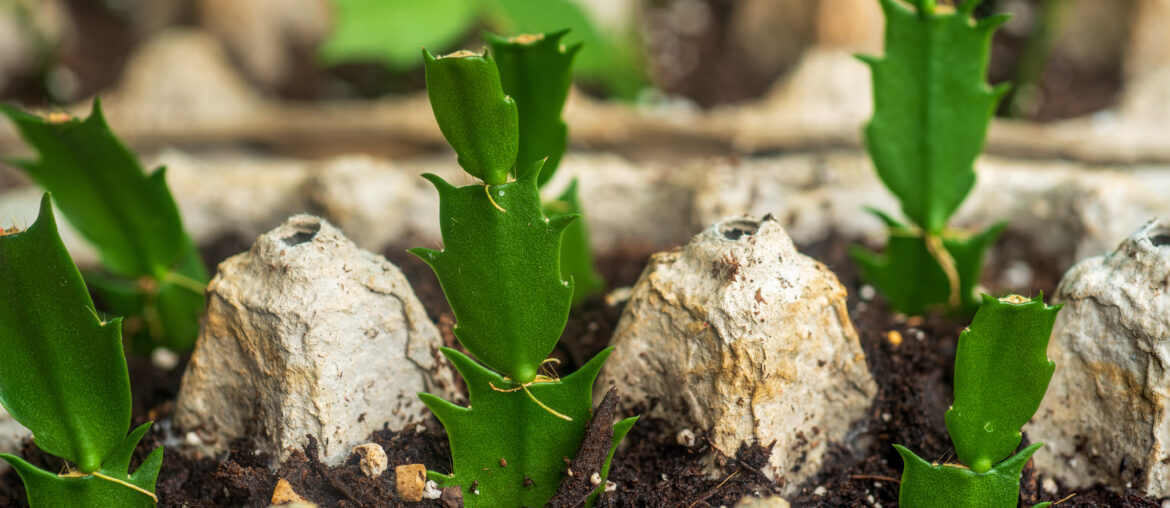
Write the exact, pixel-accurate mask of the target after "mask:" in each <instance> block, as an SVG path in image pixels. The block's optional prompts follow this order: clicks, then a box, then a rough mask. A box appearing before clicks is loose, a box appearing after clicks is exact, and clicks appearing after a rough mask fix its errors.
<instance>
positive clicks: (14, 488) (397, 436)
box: [0, 238, 1160, 508]
mask: <svg viewBox="0 0 1170 508" xmlns="http://www.w3.org/2000/svg"><path fill="white" fill-rule="evenodd" d="M238 243H239V242H234V241H227V240H225V241H223V242H217V245H218V247H217V250H215V251H211V252H205V253H204V254H205V257H207V258H208V259H217V260H220V259H223V258H226V257H227V256H228V255H231V254H234V253H235V251H234V250H233V251H232V252H227V251H228V250H232V249H236V250H238V249H239V245H238ZM415 243H416V242H410V241H406V242H403V245H402V246H396V247H394V248H390V249H387V251H386V253H385V254H386V255H387V257H388V258H389V259H391V260H392V261H393V262H395V264H398V265H399V266H400V267H401V268H402V269H403V271H404V273H405V274H406V276H407V278H408V279H409V280H410V282H411V283H412V284H413V285H414V287H415V290H416V292H417V293H418V295H419V297H420V299H421V300H422V302H423V304H424V306H425V307H426V308H427V311H428V313H429V314H430V315H431V317H432V318H433V319H435V320H436V322H438V323H440V328H441V330H442V332H443V335H444V340H445V342H447V343H448V345H451V346H456V345H457V342H456V341H455V340H454V336H453V334H452V333H451V325H452V323H453V321H454V320H453V317H452V316H451V313H450V309H449V307H448V306H447V303H446V301H445V299H444V298H443V295H442V290H441V288H440V287H439V285H438V282H437V280H436V279H435V278H434V274H433V273H432V272H431V271H430V269H429V268H428V267H426V265H425V264H423V263H422V262H421V261H418V260H417V259H414V258H413V256H411V255H410V254H407V253H406V252H405V247H409V246H414V245H415ZM847 245H848V243H847V242H845V241H843V240H841V239H839V238H834V239H831V240H828V241H824V242H819V243H816V244H813V245H807V246H804V247H803V248H802V249H801V250H802V252H804V253H806V254H808V255H810V256H812V257H814V258H817V259H819V260H821V261H822V262H824V263H825V264H826V265H827V266H828V267H829V268H830V269H831V270H833V271H834V272H835V273H836V274H837V275H838V277H839V278H840V279H841V281H842V283H843V284H844V285H845V286H846V287H847V288H848V289H849V309H850V316H851V317H852V319H853V322H854V324H855V326H856V328H857V330H858V333H859V337H860V340H861V345H862V348H863V349H864V350H865V352H866V355H867V362H868V364H869V368H870V371H871V373H872V374H873V376H874V379H875V380H876V382H877V385H878V395H877V397H876V399H875V401H874V404H873V406H872V408H871V410H870V411H869V413H868V414H867V416H866V418H865V419H864V420H863V421H862V422H860V423H859V425H858V429H859V433H858V436H857V437H856V438H855V439H854V440H853V443H852V444H853V448H852V449H850V448H848V447H846V446H844V445H835V446H834V447H832V448H831V449H830V450H829V451H828V452H827V454H826V456H825V461H824V465H823V466H822V468H821V470H820V471H819V472H818V473H817V474H816V475H815V476H814V477H813V478H811V479H810V480H808V481H806V482H805V483H804V484H803V485H801V486H799V487H798V493H797V494H796V495H795V496H791V497H792V501H793V506H825V507H835V506H878V505H880V506H886V507H891V506H897V499H898V497H897V496H898V485H897V484H898V479H899V477H900V475H901V459H900V458H899V457H898V455H897V453H896V452H895V451H894V449H893V448H892V447H891V445H892V444H894V443H899V444H903V445H906V446H908V447H909V448H911V449H912V450H914V451H915V452H916V453H918V454H919V455H920V456H922V457H924V458H927V459H930V460H935V459H937V460H947V459H952V458H954V453H953V448H952V447H951V443H950V440H949V438H948V436H947V433H946V427H945V423H944V419H943V414H944V413H945V411H946V409H947V407H948V406H949V404H950V399H951V392H952V386H951V382H952V370H953V368H954V351H955V343H956V340H957V338H958V334H959V332H960V331H961V330H962V328H963V327H964V326H965V324H966V323H962V322H957V321H952V320H948V319H945V318H942V317H938V316H932V317H927V318H925V319H921V318H919V319H914V318H911V319H906V318H901V317H898V316H895V315H892V314H891V313H890V312H889V310H888V308H887V307H886V305H885V304H884V303H883V302H882V301H881V298H880V296H879V297H877V298H876V299H874V300H872V301H862V300H861V299H859V298H858V294H859V292H860V289H861V287H862V286H861V284H860V282H859V281H858V279H857V275H856V271H855V270H854V268H853V265H852V263H851V262H850V261H849V259H848V256H847V254H846V249H847ZM220 251H223V252H220ZM652 252H653V250H652V249H649V248H645V247H630V248H627V249H625V250H623V251H621V252H617V253H615V254H612V255H609V256H605V257H602V258H601V259H599V268H600V270H601V271H602V273H603V275H605V276H606V278H607V280H609V281H611V285H612V286H613V287H621V286H629V285H632V284H633V283H634V282H635V281H636V279H637V277H638V275H639V274H640V272H641V270H642V267H643V266H644V265H645V262H646V260H647V258H648V257H649V255H650V254H651V253H652ZM1001 252H1012V250H1011V249H1002V250H1001ZM1025 254H1026V253H1014V252H1013V253H1012V254H1009V256H1016V255H1025ZM1022 259H1023V260H1025V261H1027V262H1028V264H1029V267H1030V268H1031V270H1032V274H1033V277H1032V280H1033V287H1031V288H1028V289H1027V290H1020V289H1016V291H1017V292H1022V293H1023V294H1035V292H1038V291H1040V290H1043V291H1044V292H1045V294H1051V292H1052V290H1053V289H1055V285H1056V282H1057V281H1058V280H1059V277H1060V274H1061V273H1063V271H1064V269H1065V268H1067V267H1066V266H1060V265H1059V263H1056V262H1053V261H1052V260H1044V259H1032V258H1029V257H1026V256H1025V257H1023V258H1022ZM1013 261H1016V259H1006V258H1004V259H996V260H994V261H993V262H992V263H991V264H990V266H988V268H987V270H986V275H985V277H984V279H985V281H987V285H988V286H989V287H990V288H991V290H992V291H997V292H999V291H1006V290H1009V289H1010V288H1002V287H997V286H996V285H995V283H994V282H993V281H997V280H999V276H998V274H999V272H1001V271H1003V269H1004V267H1005V266H1007V265H1008V264H1010V263H1011V262H1013ZM621 307H622V304H621V303H620V302H617V303H610V302H606V301H605V300H604V299H603V298H600V297H598V298H593V299H590V300H589V301H588V302H586V304H585V305H584V307H583V308H582V309H581V310H579V311H576V312H574V314H573V316H571V317H570V320H569V324H568V326H567V327H566V331H565V335H564V336H563V339H562V343H563V344H564V346H563V347H560V348H559V349H558V350H557V352H556V355H558V356H559V358H561V360H562V362H563V363H562V366H561V367H560V369H559V370H561V373H562V374H564V373H567V372H569V371H571V370H573V369H575V368H576V366H577V365H580V364H581V363H583V362H584V361H585V360H587V359H588V358H589V357H591V356H592V355H593V354H595V353H596V352H597V351H599V350H600V349H601V348H603V347H604V346H605V345H606V342H607V341H608V337H609V336H610V335H611V334H612V331H613V329H614V327H615V326H616V324H617V319H618V317H619V316H620V313H621ZM899 338H900V339H901V340H900V341H899V340H898V339H899ZM185 362H186V359H185V358H184V359H183V361H182V362H181V363H180V365H179V367H177V368H175V369H174V370H171V371H162V370H159V369H157V368H154V367H153V366H152V365H151V364H150V362H149V361H146V360H145V359H141V358H136V357H131V360H130V372H131V379H132V382H133V386H134V397H135V398H134V417H133V420H134V423H135V424H139V423H141V422H144V421H148V420H153V421H155V422H157V423H156V425H155V427H154V428H152V430H151V432H149V433H148V434H147V436H146V437H145V438H144V439H143V442H142V444H141V445H140V446H139V447H138V449H137V450H136V452H135V462H134V464H133V467H137V465H138V463H139V462H140V461H141V460H142V459H143V458H145V456H146V454H147V453H149V452H150V450H152V449H153V448H155V447H157V446H161V445H162V443H163V439H164V436H165V435H166V430H167V427H169V425H170V414H171V411H172V410H173V407H174V398H175V395H176V394H177V392H178V384H179V378H180V375H181V372H182V370H183V365H185ZM1058 368H1059V367H1058ZM646 409H647V408H645V407H641V408H635V411H636V412H639V413H642V412H645V411H646ZM621 416H628V415H621ZM669 428H670V425H669V423H668V422H665V421H660V420H654V419H642V420H640V421H639V422H638V424H637V425H635V426H634V428H633V430H632V431H631V432H630V433H629V435H627V437H626V438H625V445H624V447H623V448H622V449H621V450H620V451H619V453H618V454H617V455H616V456H615V458H614V463H613V466H612V470H611V473H610V480H611V481H613V482H615V484H616V486H617V489H616V491H615V492H612V493H607V494H604V495H603V496H601V498H600V499H599V501H598V506H602V507H645V506H656V507H676V506H677V507H688V508H689V507H695V508H699V507H717V506H732V505H734V504H735V503H736V502H737V501H738V500H740V499H742V498H744V497H746V496H765V495H769V494H772V493H779V492H780V490H781V489H782V487H783V480H782V479H781V480H780V481H778V482H773V481H771V480H769V479H768V478H766V477H765V476H764V475H763V474H761V473H760V469H761V468H762V467H763V466H764V465H765V464H766V463H767V459H768V456H769V455H770V449H769V447H768V445H769V443H754V444H751V445H743V446H741V448H740V449H739V450H737V452H736V454H735V456H733V457H729V456H724V455H722V454H721V453H719V452H718V451H717V450H714V449H713V448H712V447H711V446H710V444H709V443H708V441H707V440H706V437H705V436H702V435H700V436H697V438H696V440H695V444H694V445H693V446H692V447H686V446H682V445H680V444H678V443H676V440H675V436H674V435H673V434H671V433H669V431H668V430H667V429H669ZM1025 429H1026V428H1025ZM256 434H257V432H253V433H252V435H256ZM370 441H371V442H375V443H378V444H380V445H381V446H382V447H383V448H384V449H385V450H386V453H387V456H388V458H389V464H390V467H389V468H388V469H387V471H386V472H385V473H383V474H382V475H381V476H379V477H378V478H372V479H371V478H366V477H365V476H364V475H363V474H362V473H361V471H360V469H359V468H358V466H357V461H356V457H351V458H350V460H349V462H347V463H346V464H343V465H341V466H338V467H327V466H324V465H322V464H321V463H320V461H319V460H318V459H317V457H316V454H315V453H313V450H314V449H315V447H306V450H302V451H296V452H294V453H293V455H292V457H291V458H290V459H289V460H287V461H286V462H285V464H284V465H283V466H282V467H281V468H280V469H279V470H278V471H275V472H273V471H271V470H270V469H268V467H267V464H269V462H270V457H268V456H266V455H262V454H257V452H256V451H255V450H256V447H255V446H254V445H253V443H252V441H251V440H250V439H240V440H237V441H236V442H234V443H232V447H231V451H230V452H229V453H226V454H224V455H223V456H220V457H202V458H197V459H192V458H187V457H183V456H181V455H179V454H178V453H175V452H174V451H173V450H167V452H166V454H165V455H164V460H163V466H162V471H161V473H160V474H159V480H158V486H157V492H158V495H159V499H160V503H159V506H162V507H202V506H246V507H263V506H268V504H269V502H270V500H271V497H272V492H273V489H274V488H275V486H276V483H277V481H278V479H281V478H283V479H284V480H286V481H288V482H289V483H290V484H291V486H292V488H293V490H294V491H296V492H297V493H298V494H300V495H301V496H303V497H305V498H307V499H309V500H311V501H314V502H316V503H318V504H320V505H321V506H329V507H382V506H412V507H420V508H422V507H435V506H440V507H441V506H457V504H456V503H455V502H452V501H450V500H434V501H423V502H420V503H406V502H403V501H400V500H399V499H398V496H397V493H396V491H395V481H396V478H395V473H394V466H395V465H403V464H412V463H422V464H424V465H426V466H427V468H428V469H432V470H438V471H449V470H450V464H451V459H450V448H449V446H448V444H447V440H446V435H445V432H444V431H443V429H442V427H441V426H440V425H439V424H438V422H437V421H435V420H434V419H433V418H431V419H428V420H426V421H425V422H423V423H421V424H417V425H411V426H408V427H407V428H405V429H402V430H400V431H391V430H382V431H378V432H375V433H373V434H372V435H371V436H370ZM21 455H22V456H23V457H25V458H26V459H27V460H29V461H30V462H32V463H34V464H37V465H40V466H41V467H44V468H45V469H47V470H50V471H56V470H59V469H60V468H61V466H62V462H61V461H60V459H56V458H53V457H49V456H46V455H45V454H43V453H42V452H40V451H39V450H38V449H37V448H35V447H34V446H32V445H31V443H29V444H26V446H25V447H24V449H23V450H22V452H21ZM711 462H714V463H716V464H718V465H721V466H722V469H723V471H724V473H723V474H722V475H720V476H718V477H714V478H712V477H708V476H707V474H706V473H704V470H705V469H706V466H707V465H708V464H710V463H711ZM1040 485H1041V482H1040V481H1039V478H1037V477H1036V475H1035V473H1034V470H1033V469H1032V467H1031V466H1030V465H1029V466H1028V467H1026V468H1025V470H1024V476H1023V481H1022V487H1021V506H1031V505H1032V504H1035V503H1037V502H1040V501H1056V500H1060V499H1064V498H1066V497H1067V496H1069V495H1072V497H1071V498H1069V499H1067V500H1066V501H1064V502H1063V503H1061V505H1060V506H1118V507H1130V506H1132V507H1138V506H1149V507H1157V506H1160V503H1159V502H1158V501H1156V500H1154V499H1149V498H1142V497H1140V496H1136V495H1128V494H1127V495H1119V494H1116V493H1113V492H1110V491H1108V490H1106V489H1104V488H1101V487H1097V488H1092V489H1088V490H1070V489H1066V488H1064V487H1063V486H1060V485H1059V484H1058V489H1057V491H1056V493H1055V494H1050V493H1047V492H1044V491H1043V490H1042V489H1041V487H1040ZM0 506H27V503H26V502H25V496H24V490H23V486H22V485H21V483H20V480H19V478H18V477H17V475H16V474H15V473H14V472H13V471H11V470H10V471H8V472H6V473H4V474H3V475H0Z"/></svg>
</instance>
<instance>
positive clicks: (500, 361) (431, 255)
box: [411, 50, 633, 507]
mask: <svg viewBox="0 0 1170 508" xmlns="http://www.w3.org/2000/svg"><path fill="white" fill-rule="evenodd" d="M424 60H425V67H426V76H427V88H428V95H429V96H430V98H431V104H432V108H433V109H434V111H435V118H436V120H437V121H438V123H439V126H440V129H441V130H442V132H443V133H444V134H445V135H448V133H452V134H449V135H448V139H449V140H451V141H452V145H453V146H454V145H457V144H461V145H462V146H464V147H479V148H477V149H474V150H467V149H465V150H463V151H461V150H460V148H459V146H456V151H457V152H459V153H460V156H459V163H460V165H461V166H463V168H464V169H465V170H467V172H468V173H469V174H471V175H472V176H476V177H478V178H480V179H481V180H484V182H483V183H479V184H472V185H467V186H464V187H455V186H453V185H451V184H449V183H447V182H446V181H444V180H443V179H441V178H439V177H437V176H434V175H426V178H427V179H428V180H430V181H431V183H432V184H434V186H435V188H436V189H437V190H438V193H439V200H440V213H439V215H440V221H441V224H440V229H441V233H442V238H443V249H442V250H431V249H423V248H417V249H412V250H411V252H412V253H414V254H415V255H417V256H419V257H420V258H421V259H422V260H423V261H425V262H426V263H427V264H428V265H430V266H431V268H432V269H434V271H435V274H436V275H437V276H438V278H439V282H440V284H441V285H442V287H443V292H444V294H445V295H446V296H447V300H448V302H450V304H451V308H452V310H453V312H454V314H455V319H456V326H455V335H456V337H457V338H458V339H459V342H460V343H461V344H462V345H463V346H464V347H465V348H467V350H468V351H469V352H471V354H472V355H474V356H475V359H472V358H470V357H468V356H467V355H464V354H462V353H459V352H458V351H455V350H452V349H444V350H443V355H444V356H446V357H447V358H448V359H449V360H450V361H451V363H452V364H453V365H454V366H455V367H456V369H457V370H458V371H459V372H460V374H461V375H462V376H463V378H464V380H465V381H466V382H467V386H468V393H469V405H468V407H460V406H457V405H455V404H452V403H450V402H448V401H445V400H442V399H440V398H438V397H435V396H433V395H429V394H420V397H421V398H422V400H423V402H424V403H425V404H426V405H427V407H429V408H430V409H431V410H432V411H433V412H434V413H435V415H436V416H437V417H438V418H439V421H440V422H442V423H443V426H444V427H445V428H446V429H447V433H448V438H449V440H450V442H451V454H452V461H453V464H452V466H453V472H452V473H451V474H441V473H437V472H432V473H430V475H429V477H430V478H431V479H432V480H434V481H436V482H438V483H439V484H440V485H441V486H459V487H460V488H461V489H462V491H463V500H464V503H465V504H466V505H467V506H470V507H476V506H489V507H494V506H500V507H515V506H543V505H544V504H545V503H546V502H548V500H549V499H550V498H551V497H552V496H553V495H554V494H555V493H556V492H557V488H558V485H559V484H560V483H561V481H562V480H563V479H564V478H565V475H566V473H567V471H566V466H565V462H564V459H565V458H566V457H572V456H573V455H574V454H576V453H577V449H578V447H579V446H580V444H581V440H582V438H583V436H584V434H585V428H586V425H587V424H588V423H589V419H590V416H591V413H592V403H591V399H592V388H593V382H594V380H595V379H596V376H597V373H598V372H599V371H600V369H601V366H602V364H603V363H604V361H605V358H606V357H607V356H608V355H609V354H610V351H609V350H605V351H603V352H601V353H600V354H598V355H597V356H595V357H594V358H593V359H592V360H590V361H589V362H588V363H587V364H585V365H584V366H583V367H582V368H581V369H580V370H578V371H576V372H574V373H573V374H570V375H568V376H565V377H564V378H559V377H557V375H556V371H555V369H554V368H553V365H552V364H551V361H550V360H548V359H547V358H548V355H549V353H551V352H552V349H553V347H554V346H555V345H556V342H557V340H558V339H559V338H560V335H561V332H562V331H563V330H564V326H565V322H566V320H567V318H568V312H569V305H570V301H571V300H572V295H573V281H572V280H566V279H564V278H563V277H562V276H561V270H560V266H561V265H560V252H561V236H562V234H563V232H564V230H565V228H566V227H567V226H568V225H569V224H570V223H571V222H572V221H573V220H574V219H575V218H576V217H577V216H576V215H573V214H554V215H552V216H548V215H546V214H545V211H544V209H543V208H542V207H541V202H540V194H539V191H538V188H537V182H538V180H539V176H540V172H541V171H542V164H543V160H537V161H535V162H534V163H533V164H531V165H528V166H525V167H517V168H516V170H515V171H512V172H513V173H514V174H515V175H516V179H515V180H512V181H506V176H507V174H508V173H509V171H511V170H512V169H513V162H514V160H515V153H516V150H515V149H514V148H507V146H512V147H514V146H515V141H514V140H515V139H517V132H516V131H517V127H516V123H515V122H512V123H511V125H512V127H511V128H510V130H509V129H507V128H504V129H500V128H498V127H499V126H501V125H507V119H508V118H509V117H510V118H513V119H514V118H515V117H516V115H515V105H514V103H513V102H512V101H511V100H510V99H508V98H507V97H505V96H504V94H503V92H502V90H501V89H500V85H499V77H498V74H497V72H496V69H495V64H494V63H493V62H492V60H491V58H490V57H488V56H487V55H478V54H474V53H469V52H459V53H455V54H453V55H448V56H443V57H438V58H436V57H432V56H431V55H430V54H429V53H427V52H426V51H425V50H424ZM453 76H460V77H461V78H462V79H453V78H452V77H453ZM501 104H502V105H503V106H500V105H501ZM484 111H491V112H492V113H491V114H490V115H486V116H485V115H484V114H483V112H484ZM501 119H503V120H501ZM452 138H454V139H452ZM494 143H499V144H501V145H505V146H503V147H496V148H493V147H492V146H491V145H493V144H494ZM500 153H511V154H512V157H513V159H512V160H504V159H500V158H496V156H497V155H498V154H500ZM471 154H492V155H489V156H480V155H471ZM489 160H490V164H489V163H486V161H489ZM481 175H482V176H481ZM484 176H487V177H488V178H494V177H500V178H505V180H500V179H492V180H489V179H488V178H484ZM493 182H494V183H493ZM476 360H478V362H477V361H476ZM632 423H633V419H629V420H625V421H623V422H621V423H619V424H618V425H616V426H615V427H614V439H613V441H614V443H616V442H617V441H619V440H620V438H621V437H622V436H623V435H624V433H625V431H626V430H628V429H629V426H630V425H632ZM606 464H608V461H606ZM596 472H597V473H599V474H601V473H604V472H605V470H604V469H603V470H602V471H596ZM574 474H578V475H579V474H589V473H588V472H574ZM599 488H600V486H599Z"/></svg>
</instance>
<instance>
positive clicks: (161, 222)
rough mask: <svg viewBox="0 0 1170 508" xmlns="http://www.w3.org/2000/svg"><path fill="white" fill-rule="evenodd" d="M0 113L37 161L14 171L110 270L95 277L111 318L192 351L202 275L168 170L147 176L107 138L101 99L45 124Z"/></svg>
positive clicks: (148, 338) (151, 340) (14, 112)
mask: <svg viewBox="0 0 1170 508" xmlns="http://www.w3.org/2000/svg"><path fill="white" fill-rule="evenodd" d="M0 112H3V113H4V114H5V115H6V116H8V118H9V119H10V120H12V122H13V123H14V124H15V125H16V127H17V129H18V130H19V131H20V133H21V135H22V136H23V137H24V139H25V140H26V141H27V142H28V143H29V145H30V146H32V148H34V149H35V150H36V151H37V153H38V154H39V155H40V159H39V160H36V161H31V160H17V161H12V163H13V164H14V165H16V166H17V167H20V168H21V169H23V170H24V171H25V172H26V173H27V174H28V175H29V177H31V178H32V179H33V180H34V181H36V182H37V183H38V184H40V185H41V186H42V187H44V188H45V189H46V190H48V191H49V192H51V193H52V194H53V198H54V200H55V201H56V204H57V206H58V207H59V208H60V209H61V212H62V213H64V214H65V216H66V217H68V218H69V222H70V223H72V224H73V226H74V227H76V228H77V230H78V232H79V233H81V234H82V236H84V237H85V238H86V239H87V240H88V241H89V242H91V243H92V244H93V245H94V246H95V247H96V248H97V251H98V253H99V254H100V256H101V259H102V264H103V265H104V266H105V267H106V269H107V270H109V271H110V274H108V275H106V276H101V275H97V276H95V277H94V279H95V280H96V281H97V282H96V283H95V287H94V289H95V290H96V291H98V292H99V293H101V294H102V295H103V297H105V296H106V293H107V292H109V291H113V292H114V294H112V295H110V298H108V299H106V298H103V299H105V300H107V301H110V302H111V306H112V307H114V308H112V309H110V310H111V311H114V312H115V313H116V314H119V315H124V316H128V317H141V318H142V321H143V322H145V324H146V326H145V327H142V333H141V334H139V335H138V336H140V337H142V338H143V340H144V341H145V342H146V343H147V344H154V345H166V346H168V347H171V348H172V349H176V350H179V351H183V350H187V349H190V347H191V345H192V344H193V343H194V340H195V335H196V333H197V321H198V318H199V313H200V312H201V311H202V309H203V289H202V287H203V286H205V285H206V283H207V280H208V276H207V272H206V271H205V270H204V268H203V265H202V263H201V262H200V261H199V256H198V252H197V251H196V250H195V247H194V244H193V243H192V242H191V240H190V239H189V237H188V236H187V234H186V233H185V232H184V230H183V224H182V220H181V219H180V217H179V211H178V208H177V207H176V206H175V201H174V198H173V197H172V196H171V193H170V190H169V189H168V188H167V185H166V172H165V168H160V169H158V170H157V171H155V172H153V173H151V174H149V175H147V174H146V173H145V172H144V171H143V169H142V166H141V165H140V164H139V163H138V160H137V158H135V156H134V154H133V153H131V152H130V150H128V149H127V148H126V147H125V145H123V144H122V143H121V142H120V141H119V140H118V139H117V137H115V135H114V133H113V132H112V131H110V128H109V126H108V125H107V124H106V121H105V118H104V117H103V115H102V109H101V103H100V102H99V101H97V100H95V101H94V105H93V112H92V113H91V114H90V116H89V118H86V119H85V120H80V119H76V118H71V117H67V116H63V117H62V118H59V119H58V118H53V119H51V120H45V119H43V118H41V117H39V116H35V115H30V114H28V113H25V112H23V111H20V110H18V109H15V108H12V107H10V106H6V105H0ZM146 281H149V282H146ZM103 282H104V284H103Z"/></svg>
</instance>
